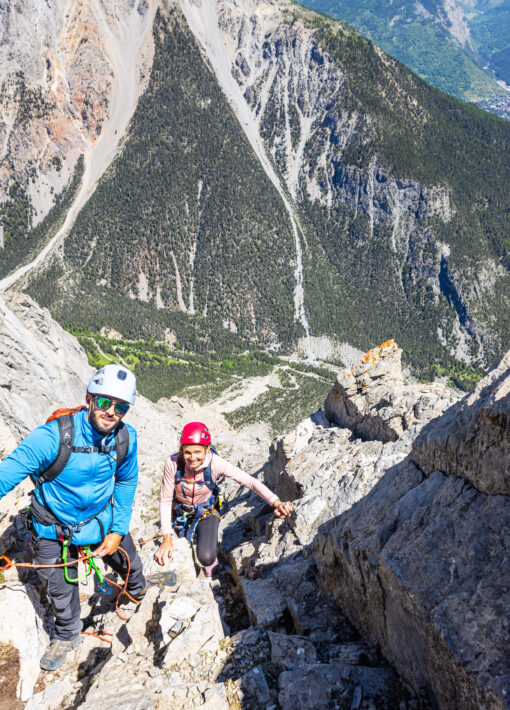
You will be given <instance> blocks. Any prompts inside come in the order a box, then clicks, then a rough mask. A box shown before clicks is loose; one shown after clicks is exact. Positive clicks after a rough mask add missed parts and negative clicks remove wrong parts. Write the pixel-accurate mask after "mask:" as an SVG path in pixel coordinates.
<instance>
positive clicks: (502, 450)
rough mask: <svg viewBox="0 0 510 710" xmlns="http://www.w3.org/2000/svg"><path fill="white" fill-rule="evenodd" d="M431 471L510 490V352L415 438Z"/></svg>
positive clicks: (417, 455)
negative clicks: (472, 388)
mask: <svg viewBox="0 0 510 710" xmlns="http://www.w3.org/2000/svg"><path fill="white" fill-rule="evenodd" d="M412 457H413V460H414V461H415V462H416V463H417V464H418V466H419V467H420V468H421V469H422V471H423V472H424V473H425V474H426V475H430V474H431V473H432V472H433V471H436V470H440V471H443V473H446V474H449V475H450V474H451V475H457V476H462V477H463V478H466V479H467V480H468V481H470V482H471V483H472V484H473V485H474V486H476V488H478V490H479V491H482V492H483V493H489V494H491V495H495V494H504V495H509V494H510V352H508V353H507V354H506V355H505V357H504V358H503V359H502V360H501V361H500V362H499V364H498V365H497V366H496V367H494V368H493V369H492V370H491V371H490V372H489V373H488V374H487V376H486V377H484V378H483V380H481V382H479V383H478V386H477V387H476V389H475V391H474V392H472V393H470V394H468V395H467V396H466V397H464V399H462V400H461V401H460V402H458V403H457V404H455V405H453V406H452V407H450V409H449V410H448V411H447V412H445V414H444V415H443V416H442V417H440V418H438V419H434V420H433V421H431V422H429V424H427V425H426V426H425V427H424V428H423V430H422V431H421V432H420V435H419V436H418V437H417V439H416V440H415V442H414V444H413V453H412Z"/></svg>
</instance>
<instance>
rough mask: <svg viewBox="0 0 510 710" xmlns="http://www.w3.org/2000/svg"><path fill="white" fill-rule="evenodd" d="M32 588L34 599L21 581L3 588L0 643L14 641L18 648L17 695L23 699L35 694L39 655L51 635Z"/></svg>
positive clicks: (0, 598) (0, 599)
mask: <svg viewBox="0 0 510 710" xmlns="http://www.w3.org/2000/svg"><path fill="white" fill-rule="evenodd" d="M32 592H33V590H32ZM32 592H31V595H30V596H33V598H34V599H33V601H32V599H31V598H30V596H29V595H28V594H27V589H26V588H25V587H24V586H23V585H21V584H13V585H9V587H4V588H1V589H0V605H1V608H2V623H1V624H0V643H4V644H8V643H12V644H13V645H14V646H15V647H16V648H17V649H18V651H19V659H20V677H19V681H18V688H17V695H18V698H20V700H22V701H23V702H25V701H27V700H28V699H29V698H30V697H31V695H32V692H33V689H34V685H35V683H36V681H37V678H38V676H39V672H40V668H39V659H40V658H41V656H42V654H43V653H44V650H45V648H46V646H47V645H48V643H49V639H48V635H47V634H46V632H45V631H44V629H43V624H42V621H41V619H40V617H39V615H38V614H37V611H36V609H38V602H37V596H36V595H35V594H33V593H32ZM34 604H35V606H34ZM39 610H40V609H39Z"/></svg>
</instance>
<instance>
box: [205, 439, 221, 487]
mask: <svg viewBox="0 0 510 710" xmlns="http://www.w3.org/2000/svg"><path fill="white" fill-rule="evenodd" d="M211 449H212V446H211ZM215 454H216V449H214V451H213V455H212V456H214V455H215ZM212 456H211V460H210V461H209V464H208V465H207V466H206V468H204V483H205V485H206V486H207V488H208V489H209V490H210V491H212V492H213V493H217V491H218V490H219V488H218V484H217V483H216V481H213V477H212V471H211V464H212Z"/></svg>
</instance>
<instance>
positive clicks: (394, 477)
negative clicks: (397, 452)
mask: <svg viewBox="0 0 510 710" xmlns="http://www.w3.org/2000/svg"><path fill="white" fill-rule="evenodd" d="M508 362H509V361H508V355H507V356H505V358H504V359H503V360H502V361H501V363H500V364H499V365H498V366H497V367H496V368H495V369H494V370H493V371H491V372H490V373H489V374H488V375H487V377H486V378H485V379H484V380H482V382H481V383H480V385H479V387H478V388H477V391H476V394H473V395H471V396H468V397H466V398H465V399H463V400H462V401H461V402H459V403H455V404H453V405H452V406H451V407H450V408H449V409H448V410H447V411H446V412H445V413H444V414H443V415H440V416H437V417H436V418H435V419H433V420H432V421H431V422H430V423H428V424H426V425H425V427H423V428H422V429H421V431H420V433H419V434H418V436H417V437H416V439H415V441H414V443H413V445H412V448H411V447H407V450H406V455H404V456H402V457H401V458H400V460H399V461H394V462H393V464H391V465H388V466H386V468H385V471H384V474H383V475H382V476H381V477H380V479H379V480H378V482H377V484H376V485H375V486H373V487H372V488H371V490H370V492H369V493H368V494H367V495H366V496H364V497H363V498H362V499H360V500H359V501H358V502H357V504H356V505H354V506H352V508H351V509H350V510H348V511H347V512H346V513H344V514H343V515H341V516H339V517H337V518H335V519H333V520H331V521H329V522H328V523H326V524H325V525H323V526H322V527H321V528H320V530H319V533H318V535H317V537H316V538H315V540H314V546H313V553H312V556H313V558H314V559H315V561H316V562H317V564H318V567H319V570H320V575H321V583H322V584H323V586H324V588H325V589H326V590H327V591H328V593H329V594H330V596H331V597H332V598H334V599H336V601H337V602H338V603H339V604H340V605H341V606H342V608H344V609H345V610H346V611H347V614H348V616H349V618H350V619H351V621H352V622H353V623H354V624H355V625H356V626H357V627H358V628H362V629H363V634H364V636H365V637H366V638H367V639H370V640H371V641H372V642H375V643H378V644H380V646H381V648H382V649H383V652H384V653H385V655H386V656H387V657H388V658H390V659H391V660H392V662H393V663H395V665H396V667H397V668H398V669H399V670H400V671H401V672H402V673H403V674H404V675H405V676H406V677H407V678H408V680H409V681H410V682H411V683H412V684H413V685H414V686H415V687H422V688H427V692H429V693H431V694H432V696H433V698H434V699H435V702H437V703H438V705H439V706H440V707H442V708H459V709H460V708H482V707H483V708H507V707H508V670H509V669H508V658H507V654H506V651H505V650H504V649H506V646H507V645H508V640H509V639H508V628H507V626H508V624H507V619H506V611H505V609H506V608H507V607H508V603H509V598H508V571H507V565H506V560H507V554H508V534H507V533H508V524H509V510H508V498H507V493H508V486H507V479H508V475H509V471H510V470H509V464H508V456H507V451H508V444H509V442H508V421H507V420H508V405H509V399H508V382H509V377H510V372H509V369H508ZM347 397H348V395H347ZM411 431H412V430H410V432H411ZM410 432H408V433H410ZM365 433H366V430H365ZM375 433H376V434H377V431H376V432H375ZM414 436H416V427H414V433H413V435H412V437H409V436H407V437H406V435H404V437H402V438H401V439H400V442H403V441H404V440H405V439H406V438H407V439H408V440H409V438H414ZM475 486H476V487H475ZM501 494H504V495H501Z"/></svg>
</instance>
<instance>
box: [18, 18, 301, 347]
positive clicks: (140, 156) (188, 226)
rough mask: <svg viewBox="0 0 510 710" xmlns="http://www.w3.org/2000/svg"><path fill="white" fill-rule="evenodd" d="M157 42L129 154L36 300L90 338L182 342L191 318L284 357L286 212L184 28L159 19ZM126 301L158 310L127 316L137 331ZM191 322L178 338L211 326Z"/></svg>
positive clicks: (289, 285)
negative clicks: (173, 338) (99, 334)
mask: <svg viewBox="0 0 510 710" xmlns="http://www.w3.org/2000/svg"><path fill="white" fill-rule="evenodd" d="M154 38H155V44H156V47H155V57H154V64H153V68H152V74H151V78H150V82H149V85H148V88H147V90H146V92H145V93H144V95H143V96H142V97H141V99H140V101H139V103H138V106H137V109H136V112H135V114H134V116H133V118H132V120H131V124H130V129H129V133H128V135H127V137H126V140H125V141H124V145H123V150H122V153H121V155H120V156H119V157H118V158H117V159H116V160H115V161H114V163H113V164H112V165H111V167H110V168H109V170H108V171H107V173H106V175H105V176H104V177H103V178H102V179H101V181H100V183H99V185H98V188H97V190H96V191H95V193H94V194H93V196H92V197H91V199H90V200H89V202H88V203H87V205H86V206H85V208H84V209H83V210H82V211H81V213H80V215H79V217H78V219H77V220H76V223H75V225H74V227H73V229H72V231H71V234H70V235H69V238H68V239H67V240H66V243H65V262H66V267H59V266H58V265H55V264H53V265H52V266H51V267H50V269H49V270H48V271H47V273H46V274H44V275H43V276H42V277H41V278H40V279H38V280H37V281H36V282H34V283H33V284H32V287H31V292H32V293H33V294H34V295H36V297H37V299H38V300H39V302H42V303H43V304H45V305H49V306H50V307H51V308H52V311H53V313H55V314H56V315H57V317H59V318H60V319H61V320H63V321H64V322H66V323H68V324H71V325H74V326H77V325H83V326H87V327H94V325H95V322H97V316H98V314H99V312H100V313H101V318H103V319H104V323H106V324H109V325H112V326H114V327H116V328H118V329H119V330H120V331H121V332H122V333H123V334H125V335H128V333H129V334H130V335H133V328H135V327H136V328H137V336H138V337H141V336H143V335H144V334H145V333H147V332H151V333H152V332H153V331H157V332H158V333H159V336H161V334H162V332H163V331H164V329H165V327H171V328H176V329H177V330H178V331H179V333H178V337H179V338H185V337H186V335H185V334H183V333H181V330H180V328H179V324H180V323H182V322H183V321H182V318H180V317H179V311H182V310H184V309H185V310H186V311H187V312H188V313H190V314H193V313H194V312H195V313H196V314H200V315H206V316H207V320H208V321H210V322H211V323H212V324H213V325H212V326H211V325H208V326H204V327H205V328H208V329H209V330H210V331H211V332H215V331H216V332H217V333H218V338H217V340H218V343H216V345H218V346H219V345H220V344H221V342H220V341H223V340H224V339H225V338H227V339H228V336H226V335H225V334H224V333H222V332H219V331H223V330H224V327H223V326H224V324H225V325H226V326H227V329H228V328H230V329H231V330H232V331H234V332H235V333H238V334H239V336H240V337H241V338H250V339H254V338H257V339H258V340H259V341H260V342H265V343H268V344H270V343H272V342H277V341H279V342H282V341H283V342H285V343H290V342H292V341H293V340H294V339H295V338H296V335H297V334H298V333H299V329H298V328H297V326H296V324H295V322H294V318H293V289H294V281H293V264H294V260H295V254H294V243H293V238H292V233H291V230H290V225H289V222H288V218H287V215H286V212H285V209H284V206H283V204H282V202H281V200H280V198H279V196H278V194H277V192H276V190H275V188H274V187H273V185H272V184H271V183H270V181H269V180H268V178H267V177H266V175H265V173H264V172H263V170H262V168H261V166H260V164H259V163H258V161H257V159H256V157H255V156H254V154H253V151H252V150H251V148H250V146H249V144H248V141H247V139H246V137H245V136H244V133H243V131H242V129H241V127H240V126H239V124H238V123H237V121H236V119H235V118H234V115H233V113H232V111H231V109H230V107H229V105H228V103H227V101H226V99H225V97H224V95H223V94H222V92H221V90H220V88H219V87H218V84H217V83H216V81H215V79H214V77H213V75H212V73H211V71H210V69H209V68H208V67H207V66H206V64H205V63H204V61H203V59H202V56H201V54H200V51H199V49H198V47H197V45H196V43H195V41H194V39H193V37H192V36H191V34H190V31H189V29H188V28H187V27H186V26H185V24H184V22H183V19H182V17H181V16H180V15H178V14H177V12H176V11H172V12H171V14H170V17H168V18H167V17H165V16H164V15H163V14H162V13H161V12H159V13H158V15H157V18H156V22H155V25H154ZM62 268H64V269H65V272H66V273H67V272H68V270H69V269H70V270H71V271H72V272H73V274H74V275H75V284H74V289H73V292H74V297H73V298H72V299H71V300H69V298H67V297H66V298H65V299H63V300H62V301H60V300H59V298H58V291H59V289H58V288H57V289H55V282H57V283H58V278H59V276H60V275H61V274H62V273H64V271H63V270H59V269H62ZM66 279H67V277H66ZM91 287H92V290H93V291H94V293H93V294H92V297H91ZM64 290H67V288H66V286H65V285H64V284H61V286H60V293H62V291H64ZM108 294H112V296H113V294H115V297H109V296H108ZM117 295H119V297H118V298H117ZM129 296H131V297H132V298H135V297H137V298H138V297H139V298H140V301H141V302H143V301H144V300H145V301H147V302H150V305H151V307H150V308H149V309H144V308H143V307H138V308H137V307H136V306H133V309H134V310H136V314H137V315H136V319H135V318H131V317H130V314H129V311H130V310H131V307H130V306H129V305H127V302H126V298H125V297H127V298H128V301H129ZM103 298H104V300H105V302H104V303H102V304H101V305H99V306H98V305H96V302H97V301H98V300H103ZM168 309H171V310H172V311H173V313H169V312H168ZM191 320H195V321H196V324H195V326H193V325H191V326H187V325H186V326H184V330H189V329H192V330H193V329H194V328H195V329H197V328H198V329H199V328H200V327H202V326H201V323H203V320H204V319H203V318H202V319H201V318H200V317H199V316H198V315H197V316H195V317H194V318H193V317H192V318H191ZM124 321H127V323H125V322H124ZM119 322H120V327H119ZM135 323H136V325H135ZM205 337H206V336H205Z"/></svg>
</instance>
